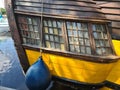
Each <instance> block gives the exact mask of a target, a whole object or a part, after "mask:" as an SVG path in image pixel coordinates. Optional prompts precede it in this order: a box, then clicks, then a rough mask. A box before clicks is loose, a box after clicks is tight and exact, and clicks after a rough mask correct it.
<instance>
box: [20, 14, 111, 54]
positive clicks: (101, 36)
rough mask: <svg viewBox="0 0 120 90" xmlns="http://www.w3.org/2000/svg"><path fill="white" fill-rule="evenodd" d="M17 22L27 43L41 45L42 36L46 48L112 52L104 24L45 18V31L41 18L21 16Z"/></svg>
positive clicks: (75, 51)
mask: <svg viewBox="0 0 120 90" xmlns="http://www.w3.org/2000/svg"><path fill="white" fill-rule="evenodd" d="M18 24H19V30H20V32H21V36H22V40H23V43H24V44H29V45H37V46H39V45H40V43H41V42H40V41H41V40H40V35H42V36H43V41H44V43H45V47H47V48H52V49H58V50H62V51H70V52H74V53H80V54H97V55H110V54H113V51H112V48H111V45H110V39H109V37H108V32H107V29H106V25H105V24H95V23H93V24H92V23H83V22H76V21H63V20H57V19H56V20H54V19H44V20H43V30H42V33H40V32H41V31H40V30H41V29H40V25H41V24H40V19H39V18H38V17H28V16H19V17H18Z"/></svg>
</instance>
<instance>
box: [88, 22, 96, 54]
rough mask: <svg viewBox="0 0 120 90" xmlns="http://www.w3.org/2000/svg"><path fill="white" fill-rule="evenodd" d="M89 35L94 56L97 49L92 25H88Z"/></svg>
mask: <svg viewBox="0 0 120 90" xmlns="http://www.w3.org/2000/svg"><path fill="white" fill-rule="evenodd" d="M88 33H89V37H90V45H91V53H92V54H93V55H96V47H95V41H94V37H93V30H92V24H91V23H88Z"/></svg>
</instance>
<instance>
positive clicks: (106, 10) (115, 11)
mask: <svg viewBox="0 0 120 90" xmlns="http://www.w3.org/2000/svg"><path fill="white" fill-rule="evenodd" d="M102 12H104V13H105V14H111V15H120V9H115V8H102Z"/></svg>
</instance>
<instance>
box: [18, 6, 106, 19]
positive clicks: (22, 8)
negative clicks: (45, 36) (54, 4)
mask: <svg viewBox="0 0 120 90" xmlns="http://www.w3.org/2000/svg"><path fill="white" fill-rule="evenodd" d="M17 9H18V10H28V11H31V10H32V11H41V8H34V7H17ZM43 13H49V14H54V13H55V14H59V15H60V14H61V15H62V14H66V13H67V15H75V16H84V17H85V16H86V17H91V18H92V17H93V16H94V17H96V18H98V17H103V18H104V15H103V14H100V13H97V12H90V11H79V12H78V11H74V10H67V9H63V10H61V9H51V8H44V11H43ZM88 14H89V16H88Z"/></svg>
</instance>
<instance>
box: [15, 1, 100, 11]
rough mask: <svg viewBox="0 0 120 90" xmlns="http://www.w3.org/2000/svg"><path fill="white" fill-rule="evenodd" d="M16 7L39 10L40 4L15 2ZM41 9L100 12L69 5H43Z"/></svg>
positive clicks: (86, 7)
mask: <svg viewBox="0 0 120 90" xmlns="http://www.w3.org/2000/svg"><path fill="white" fill-rule="evenodd" d="M16 6H17V7H18V6H19V7H20V6H21V7H34V8H41V3H30V2H26V3H25V2H17V3H16ZM43 8H51V9H60V10H74V11H90V12H100V10H99V9H98V8H93V7H88V6H83V5H79V6H74V5H72V6H69V5H57V4H49V3H44V5H43Z"/></svg>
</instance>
